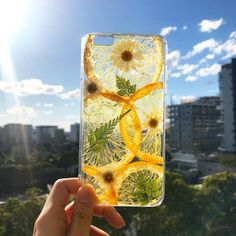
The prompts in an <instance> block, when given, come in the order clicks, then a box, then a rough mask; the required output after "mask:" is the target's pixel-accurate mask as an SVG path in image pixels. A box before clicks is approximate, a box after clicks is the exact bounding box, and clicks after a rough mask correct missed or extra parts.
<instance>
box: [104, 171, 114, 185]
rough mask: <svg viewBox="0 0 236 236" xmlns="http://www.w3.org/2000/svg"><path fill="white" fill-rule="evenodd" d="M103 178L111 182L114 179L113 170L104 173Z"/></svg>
mask: <svg viewBox="0 0 236 236" xmlns="http://www.w3.org/2000/svg"><path fill="white" fill-rule="evenodd" d="M103 179H104V181H105V182H107V183H111V182H113V181H114V177H113V174H112V173H111V172H106V173H104V174H103Z"/></svg>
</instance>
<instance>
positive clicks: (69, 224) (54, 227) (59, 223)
mask: <svg viewBox="0 0 236 236" xmlns="http://www.w3.org/2000/svg"><path fill="white" fill-rule="evenodd" d="M71 194H73V195H75V200H74V202H72V203H70V204H69V197H70V195H71ZM93 216H98V217H104V218H105V219H106V221H107V222H108V223H109V224H110V225H111V226H113V227H114V228H122V227H123V226H124V225H125V222H124V220H123V218H122V217H121V216H120V214H119V213H118V212H117V211H116V210H115V208H114V207H111V206H97V205H96V195H95V192H94V190H93V188H92V187H91V186H90V185H88V184H83V183H82V182H81V181H80V180H78V179H77V178H69V179H60V180H57V181H56V182H55V184H54V185H53V188H52V190H51V192H50V194H49V196H48V198H47V201H46V203H45V205H44V207H43V209H42V212H41V213H40V215H39V217H38V219H37V220H36V222H35V226H34V232H33V236H89V235H90V236H107V235H108V234H107V233H106V232H104V231H103V230H101V229H99V228H97V227H95V226H93V225H91V222H92V217H93Z"/></svg>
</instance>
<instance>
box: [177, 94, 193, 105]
mask: <svg viewBox="0 0 236 236" xmlns="http://www.w3.org/2000/svg"><path fill="white" fill-rule="evenodd" d="M180 100H181V103H189V102H193V101H195V100H196V97H195V96H194V95H186V96H182V97H181V99H180Z"/></svg>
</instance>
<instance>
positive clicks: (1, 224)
mask: <svg viewBox="0 0 236 236" xmlns="http://www.w3.org/2000/svg"><path fill="white" fill-rule="evenodd" d="M27 192H28V198H27V199H26V200H25V201H21V200H19V199H17V198H9V199H8V200H7V202H6V203H5V204H2V205H1V206H0V236H9V235H11V236H31V235H32V232H33V227H34V222H35V220H36V218H37V216H38V215H39V213H40V211H41V209H42V206H43V203H44V198H40V197H39V196H38V194H39V193H40V192H41V190H40V189H36V188H34V189H29V190H28V191H27Z"/></svg>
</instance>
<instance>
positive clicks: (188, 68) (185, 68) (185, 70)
mask: <svg viewBox="0 0 236 236" xmlns="http://www.w3.org/2000/svg"><path fill="white" fill-rule="evenodd" d="M198 67H199V65H197V64H184V65H180V66H178V68H177V69H178V70H180V71H182V74H183V75H187V74H189V73H191V72H192V71H193V70H195V69H196V68H198Z"/></svg>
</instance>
